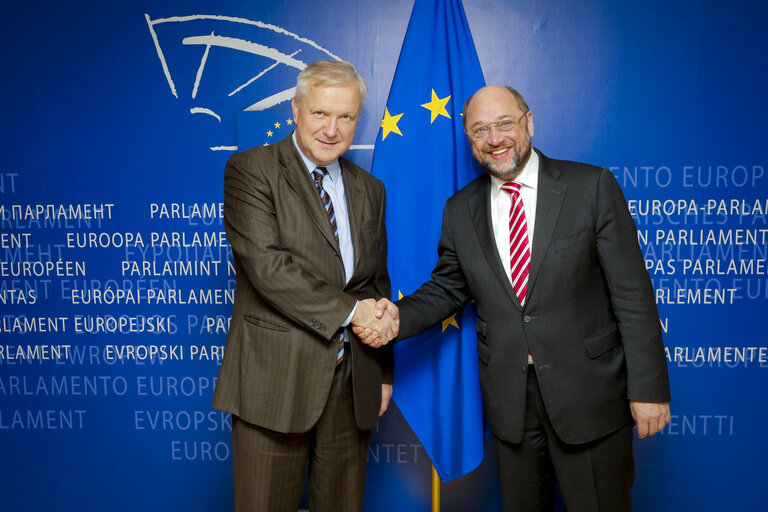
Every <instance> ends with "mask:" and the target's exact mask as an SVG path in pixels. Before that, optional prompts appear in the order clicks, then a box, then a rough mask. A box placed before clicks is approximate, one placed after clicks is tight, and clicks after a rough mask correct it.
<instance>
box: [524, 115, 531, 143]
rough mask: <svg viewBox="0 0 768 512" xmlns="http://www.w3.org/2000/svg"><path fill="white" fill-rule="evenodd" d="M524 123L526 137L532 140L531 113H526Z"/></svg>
mask: <svg viewBox="0 0 768 512" xmlns="http://www.w3.org/2000/svg"><path fill="white" fill-rule="evenodd" d="M525 123H526V126H527V127H528V137H531V138H533V112H531V111H528V113H527V114H526V115H525Z"/></svg>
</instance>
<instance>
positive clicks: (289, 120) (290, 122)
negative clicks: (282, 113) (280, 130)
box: [285, 119, 293, 126]
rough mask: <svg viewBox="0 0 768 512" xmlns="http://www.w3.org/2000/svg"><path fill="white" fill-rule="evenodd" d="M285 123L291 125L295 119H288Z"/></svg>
mask: <svg viewBox="0 0 768 512" xmlns="http://www.w3.org/2000/svg"><path fill="white" fill-rule="evenodd" d="M285 124H287V125H288V126H291V125H292V124H293V119H286V120H285Z"/></svg>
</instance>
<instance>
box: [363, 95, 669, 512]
mask: <svg viewBox="0 0 768 512" xmlns="http://www.w3.org/2000/svg"><path fill="white" fill-rule="evenodd" d="M463 121H464V128H465V131H466V133H467V136H468V138H469V142H470V144H471V145H472V152H473V154H474V156H475V158H476V159H477V160H478V161H479V162H480V163H481V164H482V165H483V166H484V167H485V168H486V169H487V171H488V174H487V175H484V176H481V177H479V178H478V179H476V180H474V181H473V182H472V183H470V184H469V185H467V186H466V187H464V188H463V189H462V190H460V191H459V192H457V193H456V194H455V195H454V196H453V197H451V198H450V199H449V200H448V201H447V203H446V206H445V212H444V216H443V227H442V234H441V238H440V243H439V247H438V253H439V259H438V262H437V265H436V267H435V269H434V271H433V272H432V279H431V280H430V281H428V282H427V283H425V284H424V285H423V286H422V287H421V288H419V289H418V290H417V291H416V292H415V293H414V294H413V295H410V296H408V297H405V298H403V299H402V300H400V301H398V303H397V306H399V310H400V311H399V313H400V336H399V339H404V338H407V337H409V336H413V335H415V334H418V333H419V332H421V331H423V330H425V329H427V328H428V327H431V326H432V325H433V324H435V323H437V322H439V321H440V320H442V319H444V318H447V317H449V316H451V315H453V314H454V313H456V312H457V311H459V310H460V309H462V308H463V306H464V304H465V303H466V302H467V301H469V300H474V301H475V307H476V309H477V337H478V340H477V348H478V359H479V362H478V364H479V370H480V372H479V373H480V381H481V389H482V394H483V400H484V405H485V412H486V416H487V419H488V423H489V425H490V427H491V430H492V432H493V434H494V437H495V440H496V444H497V447H498V452H499V464H500V470H501V487H502V499H503V504H504V510H507V511H515V512H518V511H539V510H551V509H552V507H553V506H554V496H555V481H558V482H559V484H560V487H561V491H562V495H563V498H564V501H565V504H566V507H567V508H568V510H569V512H579V511H585V512H594V511H598V510H601V511H611V512H614V511H624V510H631V508H632V502H631V497H630V489H631V486H632V482H633V479H634V463H633V458H632V424H633V418H634V420H635V421H636V422H637V429H638V435H639V437H641V438H642V437H645V436H646V435H653V434H655V433H656V432H659V431H660V430H661V429H662V428H663V427H664V425H666V423H667V422H668V421H669V414H670V413H669V404H668V402H669V400H670V394H669V381H668V377H667V367H666V359H665V355H664V347H663V343H662V339H661V329H660V322H659V318H658V313H657V310H656V304H655V302H654V296H653V290H652V286H651V282H650V278H649V276H648V273H647V272H646V269H645V266H644V262H643V257H642V254H641V252H640V250H639V247H638V244H637V238H636V236H637V235H636V227H635V224H634V222H633V221H632V218H631V216H630V214H629V212H628V209H627V206H626V203H625V201H624V196H623V194H622V192H621V189H620V188H619V186H618V184H617V183H616V180H615V179H614V177H613V175H612V174H611V173H610V172H609V171H608V170H606V169H601V168H598V167H594V166H591V165H586V164H581V163H576V162H567V161H561V160H552V159H549V158H547V157H545V156H544V155H543V154H541V153H540V152H538V151H532V149H531V137H532V136H533V114H532V113H531V112H530V109H529V108H528V106H527V105H526V103H525V100H524V99H523V98H522V96H520V94H519V93H518V92H517V91H515V90H512V89H509V88H506V87H499V86H489V87H485V88H483V89H481V90H479V91H478V92H477V93H475V95H474V96H473V97H471V98H470V99H469V100H468V101H467V104H466V105H465V108H464V119H463ZM385 305H386V301H381V304H380V307H382V308H383V307H384V306H385ZM393 310H394V306H391V305H389V311H390V312H392V311H393ZM393 314H394V313H393ZM356 330H357V328H356ZM362 334H363V336H365V333H362ZM366 342H368V343H371V344H372V346H380V345H382V344H383V343H384V340H380V339H376V338H375V337H373V338H369V339H367V340H366Z"/></svg>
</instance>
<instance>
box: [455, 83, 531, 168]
mask: <svg viewBox="0 0 768 512" xmlns="http://www.w3.org/2000/svg"><path fill="white" fill-rule="evenodd" d="M505 120H507V121H514V125H513V127H512V129H511V130H509V131H501V130H499V129H498V127H496V126H490V128H489V130H488V134H487V136H485V137H483V138H482V139H473V138H472V137H469V143H470V144H471V146H472V154H473V155H474V156H475V158H476V159H477V161H478V162H480V164H481V165H482V166H483V167H485V168H486V169H487V170H488V172H489V173H491V174H492V175H493V176H496V177H497V178H499V179H502V180H504V181H511V180H514V179H515V178H516V177H517V176H518V175H519V174H520V172H521V171H522V170H523V167H525V164H526V163H528V159H529V158H530V156H531V137H532V136H533V114H532V113H531V112H527V113H525V111H524V110H523V109H522V108H521V107H520V105H518V104H517V101H516V100H515V97H514V96H513V95H512V93H511V92H509V90H507V89H506V88H505V87H500V86H497V85H490V86H487V87H483V88H482V89H480V90H479V91H477V92H476V93H475V95H474V96H473V97H472V99H471V101H470V103H469V105H467V112H466V119H465V126H466V129H467V133H470V132H471V131H472V130H473V129H474V128H477V127H480V126H488V125H491V124H492V123H498V122H500V121H505ZM516 120H517V121H516Z"/></svg>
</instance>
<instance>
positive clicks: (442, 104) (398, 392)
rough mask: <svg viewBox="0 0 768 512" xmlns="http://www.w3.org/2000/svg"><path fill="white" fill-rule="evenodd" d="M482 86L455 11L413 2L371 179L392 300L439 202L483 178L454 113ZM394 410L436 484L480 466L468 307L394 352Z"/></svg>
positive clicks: (436, 225) (426, 237)
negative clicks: (382, 206)
mask: <svg viewBox="0 0 768 512" xmlns="http://www.w3.org/2000/svg"><path fill="white" fill-rule="evenodd" d="M484 85H485V80H484V79H483V73H482V70H481V69H480V63H479V61H478V59H477V52H476V51H475V45H474V43H473V41H472V34H471V33H470V31H469V25H468V24H467V19H466V17H465V15H464V8H463V7H462V5H461V1H460V0H416V2H415V4H414V7H413V12H412V13H411V19H410V22H409V23H408V30H407V31H406V34H405V40H404V41H403V47H402V49H401V51H400V59H399V60H398V63H397V69H396V71H395V77H394V79H393V81H392V87H391V89H390V91H389V98H388V99H387V104H386V108H385V111H384V119H383V120H382V122H381V130H380V131H379V134H378V136H377V138H376V146H375V149H374V153H373V165H372V171H371V172H372V173H373V174H374V175H375V176H377V177H378V178H379V179H381V180H382V181H383V182H384V184H385V185H386V189H387V233H388V236H389V261H388V263H389V273H390V277H391V279H392V286H393V290H396V291H397V292H396V293H398V297H396V298H399V297H400V296H402V295H407V294H409V293H412V292H413V291H415V290H416V289H417V288H418V287H419V286H420V285H421V284H422V283H423V282H424V281H426V280H428V279H429V275H430V273H431V271H432V269H433V267H434V265H435V262H436V261H437V243H438V240H439V238H440V227H441V224H442V212H443V207H444V206H445V201H446V200H447V199H448V198H449V197H450V196H451V195H453V194H454V193H455V192H456V191H457V190H458V189H460V188H461V187H463V186H464V185H466V184H467V183H469V182H470V181H472V180H473V179H474V178H475V177H477V176H478V174H479V173H481V172H483V171H482V170H481V169H480V167H479V166H478V165H477V164H476V163H475V161H474V157H473V156H472V152H471V150H470V147H469V144H468V141H467V139H466V136H465V135H464V129H463V126H462V117H461V111H462V108H463V106H464V102H465V101H466V99H467V98H468V97H469V96H471V95H472V94H473V93H474V92H475V91H477V90H478V89H479V88H481V87H483V86H484ZM394 400H395V402H396V403H397V406H398V407H399V409H400V411H401V412H402V413H403V416H404V417H405V419H406V421H407V422H408V424H409V425H410V426H411V428H412V429H413V431H414V432H415V434H416V435H417V436H418V438H419V440H420V441H421V444H422V445H423V446H424V449H425V450H426V452H427V454H428V455H429V458H430V459H431V460H432V463H433V465H434V466H435V468H436V469H437V472H438V474H439V475H440V478H441V479H442V480H443V481H444V482H448V481H450V480H453V479H455V478H458V477H460V476H462V475H465V474H467V473H469V472H470V471H472V470H473V469H475V468H476V467H477V466H478V465H479V464H480V463H481V462H482V460H483V451H484V440H485V426H484V418H483V405H482V399H481V396H480V381H479V378H478V369H477V336H476V333H475V316H474V310H473V308H472V307H471V306H469V307H467V308H466V309H465V310H464V312H463V313H460V314H458V315H455V316H454V317H451V318H446V319H445V320H444V321H443V322H442V324H441V325H437V326H435V327H433V328H432V329H430V330H428V331H427V332H425V333H423V334H421V335H420V336H416V337H414V338H411V339H409V340H404V341H402V342H400V343H398V344H397V345H395V382H394Z"/></svg>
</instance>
